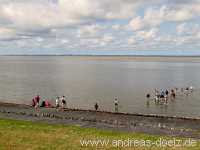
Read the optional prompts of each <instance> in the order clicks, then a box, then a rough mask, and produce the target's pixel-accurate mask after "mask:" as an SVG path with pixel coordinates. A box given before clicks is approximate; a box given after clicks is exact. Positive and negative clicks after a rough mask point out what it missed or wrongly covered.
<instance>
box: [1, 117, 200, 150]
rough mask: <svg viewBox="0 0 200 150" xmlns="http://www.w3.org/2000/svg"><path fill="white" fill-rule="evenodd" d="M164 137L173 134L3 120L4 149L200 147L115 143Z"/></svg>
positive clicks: (147, 149)
mask: <svg viewBox="0 0 200 150" xmlns="http://www.w3.org/2000/svg"><path fill="white" fill-rule="evenodd" d="M160 138H163V139H168V140H169V139H172V138H170V137H161V136H153V135H147V134H138V133H124V132H114V131H104V130H98V129H91V128H81V127H78V126H66V125H50V124H46V123H38V122H28V121H16V120H7V119H0V150H4V149H5V150H9V149H10V150H13V149H14V150H36V149H39V150H46V149H50V150H63V149H69V150H80V149H104V150H106V149H109V150H110V149H111V150H112V149H146V150H149V149H151V150H157V149H165V150H168V149H180V150H186V149H191V150H199V149H200V143H197V145H196V146H195V147H183V146H182V147H162V148H161V147H156V146H152V147H123V148H122V147H121V146H120V147H118V148H116V147H115V146H113V145H112V142H111V141H113V140H120V139H121V140H127V139H135V140H140V141H141V140H151V141H157V140H159V139H160ZM82 139H85V140H95V139H106V140H109V141H110V143H109V145H108V146H100V145H99V146H91V145H90V146H88V147H86V146H81V143H80V140H82Z"/></svg>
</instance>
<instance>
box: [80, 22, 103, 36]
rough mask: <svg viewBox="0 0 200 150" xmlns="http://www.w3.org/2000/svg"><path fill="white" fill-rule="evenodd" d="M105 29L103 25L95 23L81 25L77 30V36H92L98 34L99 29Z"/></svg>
mask: <svg viewBox="0 0 200 150" xmlns="http://www.w3.org/2000/svg"><path fill="white" fill-rule="evenodd" d="M103 29H105V27H104V26H100V25H97V24H94V25H85V26H81V27H80V28H79V30H78V33H77V37H79V38H92V37H96V36H98V35H99V34H100V31H102V30H103Z"/></svg>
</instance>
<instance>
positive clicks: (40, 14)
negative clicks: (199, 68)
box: [0, 0, 200, 55]
mask: <svg viewBox="0 0 200 150" xmlns="http://www.w3.org/2000/svg"><path fill="white" fill-rule="evenodd" d="M199 41H200V0H0V54H94V55H95V54H101V55H103V54H114V55H115V54H124V55H131V54H145V53H146V54H148V55H150V54H177V55H179V54H180V55H182V54H183V55H200V42H199Z"/></svg>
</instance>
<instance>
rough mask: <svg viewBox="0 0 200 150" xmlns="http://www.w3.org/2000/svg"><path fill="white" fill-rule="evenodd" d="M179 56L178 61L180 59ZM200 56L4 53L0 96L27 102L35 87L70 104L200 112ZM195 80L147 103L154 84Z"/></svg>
mask: <svg viewBox="0 0 200 150" xmlns="http://www.w3.org/2000/svg"><path fill="white" fill-rule="evenodd" d="M177 60H178V61H177ZM199 77H200V58H195V60H194V58H189V59H188V58H187V60H186V59H185V58H177V59H176V58H173V59H170V58H159V59H158V58H135V57H128V58H120V57H118V58H117V59H116V58H114V57H113V58H112V57H109V58H108V57H79V56H76V57H74V56H0V99H1V101H4V102H17V103H26V104H29V103H30V101H31V99H32V97H33V96H34V95H36V94H37V93H38V94H40V95H41V96H42V98H43V99H44V98H48V99H50V100H52V103H54V99H55V97H56V96H57V95H66V96H67V105H68V106H69V107H72V108H82V109H93V106H94V104H95V102H98V103H99V105H100V109H101V110H107V111H113V110H114V104H113V101H114V98H115V97H117V98H118V99H119V111H122V112H129V113H145V114H152V113H153V114H166V115H176V116H200V78H199ZM190 85H192V86H194V87H195V91H194V92H193V93H192V94H191V95H189V96H185V95H181V94H179V95H178V96H177V99H176V100H175V101H170V102H169V104H168V105H167V106H165V105H155V104H154V102H153V101H152V102H150V105H149V106H147V105H146V97H145V95H146V93H153V91H154V89H155V88H157V89H166V88H173V87H178V88H180V87H186V86H190Z"/></svg>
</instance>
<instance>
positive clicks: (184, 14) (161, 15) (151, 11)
mask: <svg viewBox="0 0 200 150" xmlns="http://www.w3.org/2000/svg"><path fill="white" fill-rule="evenodd" d="M193 17H194V14H193V12H192V11H190V10H189V9H186V8H181V9H177V8H170V7H169V6H166V5H163V6H161V7H160V8H148V9H147V10H146V11H145V13H144V17H143V18H142V17H140V16H137V17H135V18H133V19H132V20H131V21H130V23H129V26H130V28H131V29H132V30H134V31H136V30H141V29H144V28H149V27H156V26H159V25H160V24H161V23H164V22H180V21H187V20H190V19H192V18H193Z"/></svg>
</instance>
